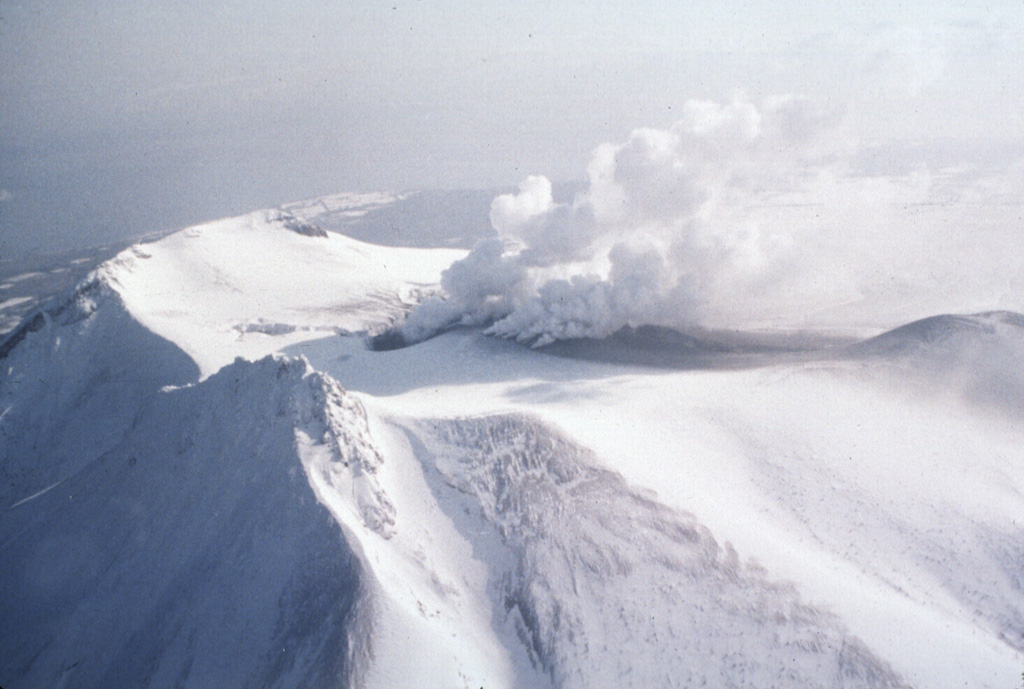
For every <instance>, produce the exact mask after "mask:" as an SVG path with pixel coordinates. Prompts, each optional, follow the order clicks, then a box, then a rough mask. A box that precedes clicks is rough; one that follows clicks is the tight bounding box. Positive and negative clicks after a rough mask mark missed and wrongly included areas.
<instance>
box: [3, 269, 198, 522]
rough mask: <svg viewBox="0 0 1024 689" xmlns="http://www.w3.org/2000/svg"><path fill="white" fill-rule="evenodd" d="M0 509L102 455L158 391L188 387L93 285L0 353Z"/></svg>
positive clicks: (181, 364)
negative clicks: (182, 386)
mask: <svg viewBox="0 0 1024 689" xmlns="http://www.w3.org/2000/svg"><path fill="white" fill-rule="evenodd" d="M0 367H2V371H3V374H4V375H2V376H0V458H2V461H0V508H5V507H7V506H9V505H10V504H12V503H13V502H14V501H15V500H18V499H21V498H23V497H25V496H26V495H30V494H32V493H34V492H35V491H39V490H43V489H44V488H46V487H47V486H50V485H52V484H54V483H55V482H58V481H61V480H63V479H65V478H67V477H68V476H71V475H73V474H75V473H76V472H77V471H78V470H80V469H81V468H82V467H83V466H85V465H86V464H87V463H88V462H89V461H91V460H92V459H93V458H95V457H98V456H100V455H102V454H103V453H104V452H106V451H108V450H109V449H110V448H111V446H112V445H113V444H115V443H117V442H118V441H119V440H120V439H121V437H122V436H123V435H124V434H125V433H126V432H127V431H128V429H129V428H130V427H131V425H132V424H133V423H134V421H135V418H136V415H137V414H138V412H139V409H140V408H141V407H142V406H143V405H144V403H145V402H146V400H148V399H149V398H150V397H151V396H152V395H154V394H155V393H156V392H157V390H159V389H160V388H161V387H163V386H165V385H180V384H183V383H187V382H190V381H192V380H195V379H196V377H197V376H198V375H199V369H198V368H197V367H196V366H195V364H194V363H193V362H192V361H191V359H189V358H188V357H187V356H186V355H185V354H184V352H182V351H181V350H180V349H178V348H177V347H175V346H174V345H173V344H171V343H170V342H167V341H166V340H164V339H162V338H160V337H157V336H156V335H154V334H153V333H152V332H150V331H148V330H147V329H146V328H144V327H143V326H142V325H140V324H139V323H138V322H137V321H136V320H134V319H133V318H132V317H131V315H130V314H129V313H128V312H127V311H126V309H125V307H124V303H123V301H122V300H121V298H120V296H119V295H118V294H117V292H115V291H114V290H113V289H111V288H110V287H109V285H108V284H107V283H105V282H104V281H103V280H101V279H98V278H91V279H88V280H86V281H85V282H83V283H82V284H81V285H80V286H79V287H78V288H77V289H76V290H75V291H74V292H73V293H72V294H70V295H69V296H68V297H67V298H66V299H65V300H63V301H58V302H57V303H56V304H55V305H54V306H52V307H51V308H49V309H46V310H43V311H40V312H37V313H36V314H35V315H34V316H33V317H31V318H30V319H29V320H27V321H25V322H24V323H23V324H22V326H21V328H19V329H18V330H16V331H15V332H14V333H12V334H11V335H10V336H9V338H8V339H7V341H6V342H5V343H4V344H3V346H2V347H0Z"/></svg>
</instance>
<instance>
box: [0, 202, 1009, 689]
mask: <svg viewBox="0 0 1024 689" xmlns="http://www.w3.org/2000/svg"><path fill="white" fill-rule="evenodd" d="M307 225H308V224H307V223H303V222H302V221H300V220H298V219H297V218H294V217H292V216H289V215H287V214H284V213H280V212H276V211H272V212H260V213H255V214H251V215H248V216H243V217H241V218H235V219H230V220H225V221H220V222H217V223H211V224H209V225H205V226H200V227H196V228H190V229H188V230H185V231H182V232H180V233H177V234H175V235H171V236H169V237H167V238H165V239H163V240H161V241H159V242H156V243H153V244H147V245H142V246H137V247H134V248H132V249H130V250H128V251H125V252H123V253H122V254H120V255H119V256H118V257H116V258H115V259H113V260H111V261H109V262H107V263H105V264H104V265H103V266H101V267H100V268H99V269H98V270H97V271H96V272H94V273H93V274H92V275H91V276H90V277H89V278H88V279H87V280H85V281H84V282H83V283H81V284H80V286H79V287H78V288H77V290H76V291H75V293H73V294H71V295H69V296H68V298H67V299H66V300H65V302H64V303H59V304H56V305H54V306H51V307H49V308H48V309H47V310H46V311H44V312H41V313H39V314H38V316H37V317H35V318H30V319H28V320H26V321H25V323H24V325H23V327H22V328H21V329H19V330H16V331H15V332H14V333H13V334H12V337H11V338H9V339H8V340H7V343H6V344H5V345H4V348H3V355H2V356H3V358H2V359H0V362H2V365H3V377H2V378H0V510H2V512H0V515H2V517H0V557H2V558H3V561H4V563H5V566H4V568H2V570H0V589H2V591H3V595H2V596H0V686H4V687H8V686H10V687H52V686H66V687H108V686H152V687H162V686H194V687H205V686H254V687H255V686H259V687H270V686H277V687H320V686H325V687H326V686H359V687H399V686H452V687H459V686H461V687H481V686H483V687H488V688H489V689H490V688H493V687H649V686H679V687H690V686H692V687H697V686H720V687H865V686H867V687H894V686H905V685H910V686H917V687H950V688H952V687H963V686H970V687H993V688H997V687H998V688H1002V687H1010V686H1014V683H1015V682H1017V681H1019V673H1020V671H1021V670H1022V669H1024V548H1022V546H1021V544H1022V543H1024V518H1022V515H1024V450H1022V449H1021V448H1022V447H1024V428H1022V426H1021V424H1020V420H1021V412H1022V404H1021V400H1022V399H1024V381H1022V380H1021V379H1020V376H1019V374H1018V373H1016V372H1017V371H1020V370H1024V368H1022V366H1021V364H1022V363H1024V328H1022V327H1021V322H1020V317H1019V316H1016V315H1014V314H1006V313H995V314H982V315H977V316H962V317H942V318H940V319H938V320H937V321H926V322H922V323H915V324H910V325H908V326H907V327H905V328H902V329H897V330H895V331H892V332H890V333H888V334H886V335H883V336H881V337H879V338H876V339H874V340H869V341H866V342H864V343H861V344H857V345H854V346H852V347H841V346H838V345H834V346H832V347H831V348H829V349H822V350H818V351H814V352H804V353H800V354H796V355H794V354H793V353H791V352H790V353H785V355H783V354H775V353H773V352H772V351H771V349H770V348H767V349H765V348H762V350H761V351H759V352H757V353H750V352H746V353H736V352H734V351H730V348H728V347H708V348H706V349H704V350H701V353H700V356H697V355H696V354H695V355H694V357H693V359H692V360H691V362H692V364H693V365H689V366H687V365H685V362H684V361H683V359H685V357H686V354H685V353H683V354H678V355H677V356H675V357H669V358H668V360H667V361H668V362H669V365H668V366H666V367H660V368H649V367H644V366H640V365H637V364H631V363H629V361H628V360H627V359H626V357H624V356H623V355H622V345H621V343H619V344H616V345H615V346H617V347H619V348H620V349H619V350H617V355H616V357H614V362H605V363H602V362H600V361H595V360H584V359H583V358H578V357H574V356H572V351H571V350H565V349H563V350H560V353H561V354H562V356H554V355H551V354H549V353H546V352H544V351H534V350H530V349H527V348H524V347H521V346H518V345H515V344H513V343H510V342H506V341H501V340H495V339H493V338H489V337H486V336H484V335H482V334H481V333H480V332H479V331H475V330H453V331H450V332H447V333H445V334H442V335H441V336H439V337H436V338H433V339H431V340H428V341H426V342H423V343H421V344H419V345H416V346H413V347H408V348H405V349H400V350H394V351H388V352H375V351H370V350H369V349H368V348H367V346H366V334H367V333H370V332H376V331H378V330H379V329H381V328H383V327H385V326H387V325H389V324H391V323H393V322H394V321H395V319H397V318H398V317H400V316H401V314H403V313H405V312H407V311H408V310H409V309H410V308H411V306H412V304H413V303H414V302H416V301H418V300H420V299H422V298H423V296H424V295H426V294H428V293H430V292H431V291H432V290H433V289H435V288H436V284H437V281H438V279H439V276H440V273H441V271H442V270H443V269H444V268H445V267H447V266H448V265H450V264H451V262H452V261H453V260H454V259H457V258H459V257H461V256H463V255H465V254H464V252H459V251H449V250H427V249H421V250H414V249H396V248H390V249H386V248H382V247H375V246H371V245H367V244H363V243H361V242H357V241H355V240H351V239H348V238H345V237H342V236H339V235H336V234H332V233H320V232H317V231H316V229H317V228H315V227H312V226H307ZM323 234H326V236H323ZM678 339H679V341H683V340H684V339H685V338H678ZM664 341H665V342H672V341H674V340H672V338H666V339H665V340H664ZM685 343H686V347H687V348H699V342H697V341H695V340H693V339H692V338H691V339H685ZM594 346H595V347H598V348H599V347H600V346H601V345H600V343H597V344H596V345H594ZM300 355H301V357H304V359H303V358H299V357H300ZM237 357H241V359H237ZM600 358H601V357H591V359H600ZM936 374H940V375H936Z"/></svg>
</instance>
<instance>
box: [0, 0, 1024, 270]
mask: <svg viewBox="0 0 1024 689" xmlns="http://www.w3.org/2000/svg"><path fill="white" fill-rule="evenodd" d="M1022 46H1024V8H1022V7H1021V6H1020V5H1019V4H1017V3H1009V2H1003V3H990V4H988V5H986V6H984V7H981V6H974V5H971V6H960V5H958V4H957V3H924V2H912V3H904V4H902V5H900V6H898V7H893V6H890V5H889V4H888V3H868V4H863V3H861V4H857V5H845V4H829V5H824V4H820V3H804V2H790V3H780V4H776V5H771V6H768V5H764V6H760V5H758V6H754V7H749V6H746V5H744V4H741V3H734V2H722V3H716V4H714V5H707V6H705V5H702V6H700V7H679V6H676V5H675V4H674V3H667V2H664V3H661V2H644V3H640V4H634V5H631V6H630V7H628V8H625V7H619V6H617V5H615V4H612V3H594V4H589V5H588V6H586V7H584V8H580V7H563V6H548V5H546V4H543V3H526V4H523V3H516V4H512V3H504V2H491V3H485V4H483V5H479V6H478V5H471V4H468V3H459V2H453V1H449V2H436V3H425V2H393V3H386V4H379V3H369V2H350V3H345V4H344V5H343V6H342V5H337V4H333V3H326V2H313V1H303V2H297V3H291V4H289V5H288V6H279V5H275V4H271V3H242V2H221V3H217V4H216V5H214V6H209V5H207V4H197V3H191V2H181V3H175V4H174V5H173V6H167V5H166V4H163V3H156V2H141V3H138V2H136V3H127V2H115V3H108V4H104V5H103V6H93V5H91V4H87V3H75V2H34V3H14V2H2V3H0V59H2V61H3V64H4V66H5V69H4V70H3V74H2V75H0V96H2V97H0V158H2V161H3V164H2V167H0V258H9V257H12V256H17V255H19V254H23V253H25V252H27V251H29V250H37V251H43V252H49V251H59V250H62V249H65V248H71V247H74V246H87V245H89V244H93V243H98V242H102V241H108V240H112V239H116V238H121V237H128V236H134V235H138V234H142V233H146V232H152V231H159V230H169V229H172V228H175V227H179V226H183V225H185V224H189V223H193V222H197V221H200V220H203V219H209V218H215V217H222V216H226V215H231V214H236V213H241V212H244V211H247V210H250V209H254V208H260V207H267V206H273V205H277V204H280V203H284V202H287V201H293V200H297V199H300V198H307V197H311V196H316V195H322V194H327V193H332V192H337V191H345V190H394V191H398V190H405V189H416V188H424V189H432V188H440V189H445V188H447V189H451V188H491V187H496V188H498V187H500V188H511V187H514V186H515V185H517V184H518V183H519V182H520V181H522V180H523V179H524V178H526V177H527V176H529V175H532V174H542V175H545V176H546V177H548V178H550V179H554V180H580V179H584V178H585V176H586V166H587V164H588V161H589V160H590V158H591V153H592V151H593V150H594V149H595V148H596V147H597V146H599V145H601V144H602V143H605V142H617V141H622V140H624V139H625V138H626V137H628V136H629V133H630V132H631V131H633V130H635V129H637V128H642V127H652V128H660V129H664V128H667V127H670V126H671V125H672V124H673V123H674V122H675V121H676V120H677V119H678V117H679V115H680V111H681V110H682V108H683V107H684V105H685V104H686V103H687V102H688V101H691V100H695V99H696V100H714V101H717V102H726V101H729V100H730V99H733V98H735V97H737V95H736V94H742V97H743V98H747V99H749V100H751V101H754V102H760V101H762V100H764V99H765V98H768V97H771V96H775V95H793V96H799V97H805V98H807V99H809V100H810V101H811V102H813V103H815V104H816V107H818V108H820V109H821V110H823V111H825V112H827V113H828V114H829V115H830V117H831V118H832V119H833V122H834V125H835V127H834V128H835V131H836V132H838V135H839V136H841V137H842V138H843V140H845V141H847V142H849V144H850V145H851V146H856V147H857V150H858V153H857V154H856V156H855V158H854V159H855V160H857V161H859V164H862V165H864V166H868V167H871V166H873V167H875V168H877V170H876V172H877V171H881V172H885V171H887V170H889V171H894V172H897V173H905V172H906V171H908V170H913V169H916V168H918V167H921V166H924V167H925V168H928V169H932V168H935V167H955V166H961V167H962V166H977V167H996V168H1001V167H1004V166H1007V165H1010V164H1012V163H1013V162H1014V160H1015V159H1020V158H1021V157H1022V156H1024V136H1022V133H1021V132H1022V131H1024V126H1022V125H1024V116H1022V113H1021V111H1020V108H1019V107H1018V106H1019V103H1020V102H1024V83H1022V82H1021V80H1020V79H1017V78H1013V77H1014V75H1019V74H1020V73H1022V72H1024V48H1022Z"/></svg>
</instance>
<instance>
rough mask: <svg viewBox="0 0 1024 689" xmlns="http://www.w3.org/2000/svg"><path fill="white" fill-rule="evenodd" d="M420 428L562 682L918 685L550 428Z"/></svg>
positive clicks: (537, 649) (459, 512)
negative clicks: (904, 680) (905, 680)
mask: <svg viewBox="0 0 1024 689" xmlns="http://www.w3.org/2000/svg"><path fill="white" fill-rule="evenodd" d="M409 428H410V430H409V432H410V434H412V435H413V436H414V438H415V439H414V442H415V443H416V444H418V445H419V446H420V448H421V449H420V454H421V455H422V458H423V460H424V461H425V462H429V464H430V465H431V466H432V468H433V469H434V470H436V472H438V473H439V480H437V481H435V484H434V490H435V491H437V492H439V493H444V492H446V491H447V492H451V491H452V490H454V491H457V492H458V494H459V495H461V496H462V497H461V500H459V501H457V502H456V501H449V500H445V499H441V500H440V501H441V502H442V504H448V505H449V506H450V511H451V517H452V519H453V520H454V521H455V522H456V523H458V524H460V525H461V528H462V529H463V532H464V534H465V535H466V536H467V537H468V538H471V539H472V540H473V541H474V543H475V548H476V549H479V550H480V551H481V552H488V553H490V555H489V558H488V561H489V562H490V563H491V567H492V571H491V578H490V581H489V590H490V594H491V595H492V597H493V601H494V605H495V611H496V614H495V619H496V620H498V624H500V625H504V626H506V627H508V628H510V629H514V631H515V633H516V634H517V635H518V637H519V639H520V640H521V642H522V643H523V644H525V646H526V648H527V649H528V652H529V657H530V659H531V661H532V662H533V663H534V664H535V665H537V666H539V667H540V668H542V669H543V670H544V672H545V673H546V674H547V675H548V677H549V679H550V682H551V685H552V686H555V687H566V688H568V687H580V688H583V687H591V688H599V687H609V688H610V687H651V686H693V687H697V686H715V687H723V688H724V687H765V688H767V687H896V686H904V685H903V684H902V682H901V681H900V680H899V678H898V677H897V676H896V675H895V674H894V673H893V672H892V671H891V670H890V669H889V668H888V667H887V666H886V664H885V663H883V662H881V661H879V660H878V659H876V658H874V657H873V656H872V655H871V654H870V653H869V652H868V651H867V650H866V649H865V647H864V646H863V645H862V644H861V643H860V642H859V641H858V640H856V639H854V638H852V637H850V636H849V634H848V633H846V632H845V631H844V630H843V628H842V626H841V625H840V624H839V623H838V621H837V620H836V619H835V618H834V617H832V616H830V615H826V614H823V613H821V612H819V611H817V610H815V609H813V608H810V607H808V606H805V605H802V604H801V603H800V602H799V599H798V597H797V595H796V592H795V591H794V590H793V589H792V588H791V587H788V586H784V585H780V584H777V583H773V582H772V581H771V580H770V579H768V577H767V576H766V575H765V573H764V572H763V571H762V570H760V569H759V568H757V567H753V566H748V565H743V564H741V563H740V561H739V558H738V557H737V554H736V552H735V551H734V550H733V549H732V547H731V546H726V548H725V549H722V548H720V547H719V546H718V544H717V543H716V542H715V540H714V538H713V537H712V536H711V534H710V532H708V530H707V529H706V528H704V527H703V526H702V525H700V524H699V523H698V522H697V521H696V520H695V519H694V518H693V517H692V516H690V515H686V514H680V513H674V512H672V511H670V510H669V509H667V508H665V507H663V506H662V505H660V504H658V503H657V502H655V501H653V500H652V499H650V498H649V497H645V496H644V495H641V494H639V493H637V492H636V491H634V490H631V489H629V488H628V487H627V486H626V484H625V483H624V481H623V480H622V479H621V478H620V477H619V476H618V475H616V474H614V473H612V472H609V471H607V470H603V469H600V468H598V467H596V466H595V458H594V457H592V456H591V455H590V454H589V453H588V452H586V451H584V450H583V449H581V448H580V447H578V446H576V445H574V444H573V443H572V442H570V441H569V440H567V439H566V438H564V437H562V436H561V435H559V434H557V433H555V432H553V431H552V430H551V429H549V428H547V427H545V426H544V425H542V424H539V423H537V422H535V421H533V420H531V419H529V418H527V417H523V416H519V415H513V416H489V417H483V418H468V419H467V418H461V419H452V420H443V421H423V422H416V423H411V424H410V426H409ZM495 552H503V554H504V557H496V556H495V554H494V553H495Z"/></svg>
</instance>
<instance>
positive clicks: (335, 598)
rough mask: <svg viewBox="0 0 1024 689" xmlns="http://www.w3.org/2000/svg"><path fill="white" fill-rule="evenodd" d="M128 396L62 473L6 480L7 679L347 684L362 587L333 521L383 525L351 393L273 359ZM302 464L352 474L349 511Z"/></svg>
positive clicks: (373, 457) (2, 620) (358, 642)
mask: <svg viewBox="0 0 1024 689" xmlns="http://www.w3.org/2000/svg"><path fill="white" fill-rule="evenodd" d="M101 310H102V309H101ZM100 385H102V383H101V384H100ZM108 385H113V383H108ZM125 402H127V403H128V404H132V403H134V402H136V400H128V399H125V400H124V401H123V402H122V403H125ZM137 402H138V403H139V408H138V409H134V410H132V412H131V413H130V415H131V416H132V419H131V422H130V425H129V427H128V428H126V429H124V433H123V435H122V436H121V437H119V438H118V439H117V440H116V442H114V443H113V444H112V445H110V446H109V447H105V448H102V449H99V448H98V449H97V450H96V451H94V452H91V453H88V455H87V456H86V457H83V459H82V461H80V462H78V463H77V466H76V467H75V468H74V471H73V472H71V473H67V474H66V475H64V476H61V477H60V479H59V481H57V483H56V484H55V485H52V486H48V487H47V488H46V489H45V490H44V491H38V492H34V494H27V492H28V491H34V488H35V487H34V486H33V487H31V488H30V487H29V486H28V485H26V481H24V480H14V481H13V482H10V478H11V477H8V478H9V481H8V482H7V483H6V484H5V488H6V489H7V490H5V491H4V492H5V494H11V493H13V494H14V495H15V496H19V499H18V500H17V501H15V502H13V504H7V505H5V506H4V510H5V514H4V520H3V529H2V538H0V543H2V544H3V546H2V547H3V551H4V556H5V558H6V559H7V561H8V562H16V563H18V566H14V567H5V568H4V571H3V573H0V581H2V587H3V589H4V590H5V591H7V592H16V593H17V595H5V596H4V597H3V600H2V601H0V638H3V639H4V640H5V641H4V652H3V655H2V659H3V662H2V665H0V670H2V672H3V676H4V683H5V684H8V683H9V684H11V685H12V686H72V687H74V686H80V687H89V686H165V685H167V684H177V685H186V686H254V687H255V686H260V687H264V686H336V685H338V684H345V685H350V684H353V685H357V684H358V680H357V677H358V673H359V672H360V666H361V665H365V658H366V654H367V653H368V652H369V651H368V649H367V643H368V639H369V627H368V625H369V624H370V623H371V619H370V617H368V615H367V612H366V611H365V610H364V608H365V604H364V603H362V602H361V601H363V598H364V596H365V591H366V590H367V588H366V587H367V586H369V587H370V588H371V589H372V585H370V584H368V583H367V581H366V575H365V573H364V570H363V567H362V566H361V565H360V560H359V556H358V554H357V553H358V551H357V550H353V549H352V547H351V546H350V545H349V542H348V540H347V539H346V537H345V536H344V535H343V533H342V531H341V530H340V529H339V522H341V523H342V524H345V523H346V522H347V521H348V520H349V518H350V517H351V518H352V520H351V521H352V527H353V528H361V524H362V523H369V524H371V526H372V527H373V528H376V529H383V528H384V527H385V525H386V513H387V510H386V506H387V502H386V498H385V497H384V496H383V494H382V493H381V491H380V489H379V487H377V486H376V485H374V480H373V474H374V470H375V468H376V463H378V462H379V461H380V455H379V452H377V451H376V450H375V448H374V447H373V446H372V444H371V443H370V441H369V440H368V438H366V437H365V415H363V414H362V409H361V407H360V406H359V405H358V403H356V402H354V401H352V400H348V399H346V395H345V393H344V392H343V391H341V390H340V388H338V387H337V385H336V384H334V383H332V382H331V381H329V380H328V379H326V378H325V377H323V376H322V375H320V374H316V373H314V372H312V371H311V370H310V369H309V368H308V365H307V364H306V363H305V362H302V361H300V360H295V359H282V358H266V359H264V360H261V361H257V362H254V363H250V362H245V361H238V362H236V363H234V364H232V365H230V366H227V367H225V368H224V369H223V370H221V371H220V372H218V373H217V374H215V375H213V376H211V377H209V378H208V379H206V380H204V381H202V382H200V383H194V384H190V385H186V386H183V387H165V388H163V389H162V390H159V391H154V392H153V393H152V394H151V395H149V396H148V397H147V398H146V399H142V400H138V401H137ZM15 404H17V402H15ZM46 411H48V410H43V413H46ZM23 413H24V412H23ZM36 413H40V410H37V411H36ZM82 413H84V410H83V412H82ZM75 415H76V412H75V410H71V411H69V412H68V416H67V417H66V419H65V420H66V421H68V422H69V423H72V424H75V425H79V426H81V424H82V423H83V420H82V419H79V418H75ZM16 428H18V429H24V428H25V426H24V425H19V426H18V427H16ZM8 433H10V431H9V432H8ZM34 439H35V440H37V441H38V440H41V438H39V437H38V436H36V437H35V438H34ZM27 440H28V439H26V441H27ZM341 445H344V449H343V450H342V449H341ZM87 449H88V448H84V447H83V448H82V451H83V452H85V451H86V450H87ZM5 457H8V458H10V457H12V455H10V454H7V453H5ZM25 459H29V458H28V457H25ZM48 459H49V452H48V448H46V447H40V448H39V449H38V455H37V456H36V457H35V460H36V461H37V462H45V461H46V460H48ZM304 467H315V468H316V470H317V471H319V472H322V473H324V474H329V475H331V477H332V484H331V485H332V486H336V487H339V488H340V487H341V485H342V483H344V484H345V488H348V489H353V490H355V489H356V488H358V489H359V492H360V493H361V495H362V496H363V499H362V500H361V501H360V502H359V503H358V504H357V505H356V506H355V507H356V508H357V509H354V510H353V511H352V514H351V515H345V516H344V518H343V519H338V518H337V517H336V516H335V517H332V515H331V514H330V513H329V512H328V510H326V509H325V508H324V507H323V506H322V505H321V504H320V502H319V501H318V500H317V498H316V495H315V493H314V491H313V490H312V488H311V480H310V478H309V477H307V474H306V472H305V471H304ZM346 472H347V473H346ZM343 474H345V475H346V476H347V477H348V478H347V481H345V480H343V479H342V475H343ZM13 478H15V479H17V478H18V477H13ZM381 514H384V515H385V517H381ZM97 525H102V528H96V527H97Z"/></svg>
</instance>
